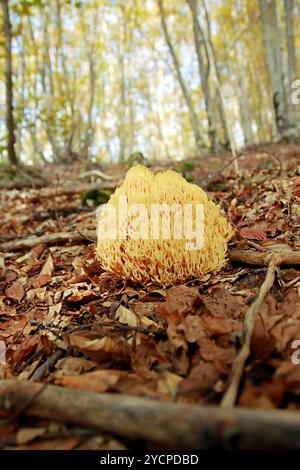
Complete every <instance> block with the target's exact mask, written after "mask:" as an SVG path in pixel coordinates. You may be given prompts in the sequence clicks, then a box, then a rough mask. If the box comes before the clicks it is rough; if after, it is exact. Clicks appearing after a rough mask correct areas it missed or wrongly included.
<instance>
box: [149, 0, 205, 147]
mask: <svg viewBox="0 0 300 470" xmlns="http://www.w3.org/2000/svg"><path fill="white" fill-rule="evenodd" d="M157 3H158V7H159V11H160V19H161V26H162V30H163V33H164V36H165V39H166V43H167V45H168V48H169V51H170V54H171V57H172V60H173V65H174V69H175V74H176V78H177V80H178V83H179V85H180V88H181V91H182V94H183V97H184V99H185V102H186V106H187V108H188V112H189V117H190V121H191V126H192V129H193V134H194V138H195V144H196V148H197V150H199V151H201V150H202V148H203V147H204V142H203V138H202V136H201V133H200V128H199V122H198V116H197V113H196V110H195V107H194V104H193V101H192V97H191V95H190V93H189V91H188V89H187V86H186V83H185V81H184V78H183V76H182V73H181V70H180V64H179V60H178V57H177V55H176V52H175V49H174V46H173V44H172V41H171V37H170V34H169V30H168V26H167V21H166V13H165V9H164V6H163V0H157Z"/></svg>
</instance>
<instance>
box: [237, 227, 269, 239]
mask: <svg viewBox="0 0 300 470" xmlns="http://www.w3.org/2000/svg"><path fill="white" fill-rule="evenodd" d="M240 236H241V237H242V238H247V239H248V240H266V238H267V235H266V232H264V231H263V230H256V229H255V228H251V227H244V228H242V229H241V230H240Z"/></svg>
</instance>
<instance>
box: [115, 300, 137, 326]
mask: <svg viewBox="0 0 300 470" xmlns="http://www.w3.org/2000/svg"><path fill="white" fill-rule="evenodd" d="M115 318H116V320H119V322H120V323H122V324H124V325H129V326H137V325H138V318H137V316H136V314H135V313H133V312H132V311H131V310H129V308H126V307H124V306H123V305H120V306H119V307H118V309H117V311H116V313H115Z"/></svg>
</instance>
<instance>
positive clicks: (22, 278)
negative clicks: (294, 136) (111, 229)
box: [0, 145, 300, 449]
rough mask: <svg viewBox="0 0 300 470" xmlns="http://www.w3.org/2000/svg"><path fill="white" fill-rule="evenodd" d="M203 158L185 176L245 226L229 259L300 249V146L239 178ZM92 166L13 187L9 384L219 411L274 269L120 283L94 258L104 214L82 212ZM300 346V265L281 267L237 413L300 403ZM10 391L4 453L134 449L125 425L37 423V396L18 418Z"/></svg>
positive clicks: (3, 316)
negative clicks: (162, 282) (250, 314)
mask: <svg viewBox="0 0 300 470" xmlns="http://www.w3.org/2000/svg"><path fill="white" fill-rule="evenodd" d="M226 158H227V161H229V160H230V156H227V157H226ZM195 162H196V167H195V168H194V169H192V170H187V172H188V175H186V176H189V178H190V179H191V178H192V180H193V181H194V182H196V183H199V184H200V185H201V186H203V187H204V188H206V189H207V191H208V193H209V195H210V197H211V198H212V199H213V200H214V201H215V202H217V203H218V204H220V205H221V207H222V208H223V210H224V211H225V213H226V214H227V216H228V218H229V219H230V221H231V223H232V225H233V226H234V227H235V228H236V236H235V238H234V239H233V240H232V241H231V243H230V246H229V253H230V250H234V249H239V250H251V252H254V253H258V254H266V253H269V252H286V253H291V252H292V250H295V251H296V250H300V146H278V145H269V146H267V145H266V146H260V147H257V148H253V149H249V150H248V151H247V152H245V154H244V155H243V156H241V157H240V158H239V159H238V163H239V168H240V175H239V176H236V175H235V173H234V171H233V165H229V166H228V167H227V168H223V167H224V165H225V164H224V159H222V158H221V157H218V156H212V157H211V158H210V159H209V158H208V159H205V162H203V161H202V160H200V159H199V160H195ZM208 162H209V163H208ZM157 166H159V165H158V164H157ZM166 166H170V165H166ZM175 166H176V164H174V165H173V167H175ZM101 168H102V170H103V171H105V172H107V173H111V174H112V173H113V172H114V173H115V174H118V173H120V168H119V167H118V168H117V167H116V168H112V167H111V166H105V165H102V167H101ZM80 171H83V168H80V165H79V164H78V165H74V166H72V167H67V166H61V165H56V166H49V167H46V168H45V170H44V172H43V175H42V180H43V181H42V182H41V181H39V186H41V187H39V188H36V189H34V188H30V187H27V188H24V187H23V188H19V189H14V188H13V187H12V186H13V184H11V188H10V189H9V188H8V187H7V188H5V189H2V190H1V191H0V205H1V228H0V355H1V358H0V379H1V380H3V379H18V380H19V381H22V383H25V382H26V383H28V384H29V383H30V384H31V385H32V386H34V385H35V384H36V383H38V384H40V383H42V384H44V385H43V386H45V384H46V385H47V384H54V385H57V386H59V387H63V388H64V389H67V390H70V391H71V390H75V389H76V390H79V391H82V392H92V393H94V394H97V395H99V394H106V393H108V392H112V393H114V394H115V395H116V396H120V401H121V399H122V398H121V395H122V394H126V395H131V396H134V397H136V396H139V397H146V398H150V399H155V400H159V401H161V402H163V403H167V402H173V403H174V402H176V403H179V404H180V403H182V404H185V403H188V404H189V403H196V404H197V405H219V404H220V403H221V400H222V397H223V396H224V393H225V391H226V388H227V386H228V380H229V377H230V372H231V368H232V364H233V363H234V361H235V359H236V357H237V355H238V351H239V349H240V347H241V344H242V342H243V331H244V323H245V315H246V312H247V310H248V309H249V306H251V304H252V303H253V301H254V300H255V299H256V298H257V293H258V291H259V288H260V286H261V285H262V283H263V281H264V279H265V276H266V266H264V265H263V264H262V265H261V266H259V265H257V266H251V265H250V264H248V263H246V262H245V263H243V262H241V261H236V262H235V261H233V260H232V259H230V260H228V263H227V264H226V266H225V268H224V269H223V270H222V271H221V272H219V273H218V274H214V275H213V274H211V275H207V276H206V278H205V280H204V281H201V282H199V281H198V280H193V281H191V282H189V283H187V284H186V285H178V286H174V287H171V288H169V289H165V288H161V287H160V286H154V285H151V286H142V287H141V286H137V285H135V284H133V283H130V282H127V283H124V282H122V281H120V280H117V279H114V277H113V276H112V275H110V274H107V273H105V272H103V271H102V270H101V268H100V266H99V263H98V261H97V259H96V257H95V249H94V239H95V237H94V235H93V234H94V230H95V220H96V219H95V212H94V209H91V208H88V207H82V195H83V192H84V191H86V190H87V189H89V188H90V187H92V186H93V185H94V186H95V185H98V186H99V180H97V182H95V181H94V182H93V181H92V182H91V180H89V179H88V178H87V179H86V180H78V179H77V175H78V173H80ZM30 178H31V177H30ZM30 181H31V183H32V184H33V185H34V184H35V183H34V181H35V180H33V179H32V180H30ZM20 186H22V185H20ZM100 186H101V184H100ZM102 186H104V187H110V188H111V187H112V186H113V184H112V183H111V182H109V183H106V184H103V185H102ZM32 237H33V238H32ZM294 340H300V270H299V266H298V267H297V266H294V265H293V263H291V264H290V265H289V266H282V267H281V268H280V269H279V268H276V279H275V281H274V283H273V285H272V287H271V288H270V290H269V292H268V293H267V295H266V297H265V299H264V300H263V302H262V303H261V305H260V308H259V313H258V316H257V318H256V321H255V325H254V330H253V333H252V337H251V357H250V359H249V360H248V362H247V363H246V366H245V368H244V370H243V376H242V378H241V383H240V384H239V385H240V386H239V394H238V398H237V401H236V404H237V405H241V406H243V407H248V408H261V409H277V408H284V409H300V365H295V364H294V363H293V361H292V354H293V352H294V349H293V348H292V343H293V341H294ZM12 383H13V382H10V387H13V385H11V384H12ZM34 390H36V389H34ZM6 391H7V390H6ZM3 393H4V388H3V389H2V388H1V386H0V448H2V449H53V448H55V449H126V448H135V445H136V440H134V439H128V436H127V434H126V432H124V433H122V432H119V433H118V432H115V433H111V432H107V431H109V430H110V429H115V428H113V427H112V428H111V427H109V426H108V427H107V428H105V426H104V430H103V432H100V431H99V430H93V429H92V428H90V427H88V426H87V425H86V424H85V423H84V420H83V422H82V423H80V421H79V422H78V424H77V425H75V424H73V425H71V424H67V419H66V420H65V419H64V416H59V415H55V410H54V411H53V410H52V413H53V414H52V415H51V414H50V415H49V410H48V414H47V413H46V412H43V410H36V411H35V412H34V413H33V414H34V416H32V413H30V412H28V410H29V409H30V408H31V407H32V406H33V402H34V400H35V397H34V396H33V397H32V399H31V401H29V402H28V403H25V405H24V403H23V404H22V403H17V404H15V407H16V409H15V412H14V413H10V415H9V416H8V417H7V415H6V413H5V411H4V409H3V407H2V411H1V405H2V404H3V403H4V402H5V397H4V396H3ZM41 393H43V391H41ZM70 396H71V395H70ZM18 399H19V400H21V395H20V396H19V398H18ZM70 406H71V403H70ZM78 406H80V404H78ZM51 416H52V418H51ZM8 418H9V419H8ZM116 419H117V418H116ZM174 426H176V425H175V424H174ZM143 436H144V434H143V433H141V436H139V435H138V433H137V434H136V438H137V439H142V438H143ZM149 445H151V442H150V443H149V442H147V440H146V439H142V443H141V441H140V440H139V446H140V447H142V448H143V447H145V446H149Z"/></svg>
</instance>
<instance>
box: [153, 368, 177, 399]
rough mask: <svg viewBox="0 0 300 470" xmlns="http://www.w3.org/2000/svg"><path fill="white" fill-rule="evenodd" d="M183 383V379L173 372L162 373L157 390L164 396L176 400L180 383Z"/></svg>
mask: <svg viewBox="0 0 300 470" xmlns="http://www.w3.org/2000/svg"><path fill="white" fill-rule="evenodd" d="M181 381H182V377H180V376H179V375H177V374H173V373H172V372H168V371H166V372H162V373H161V374H160V376H159V379H158V387H157V390H158V392H159V393H162V394H163V395H170V396H171V397H172V398H175V396H176V393H177V388H178V385H179V383H180V382H181Z"/></svg>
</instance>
